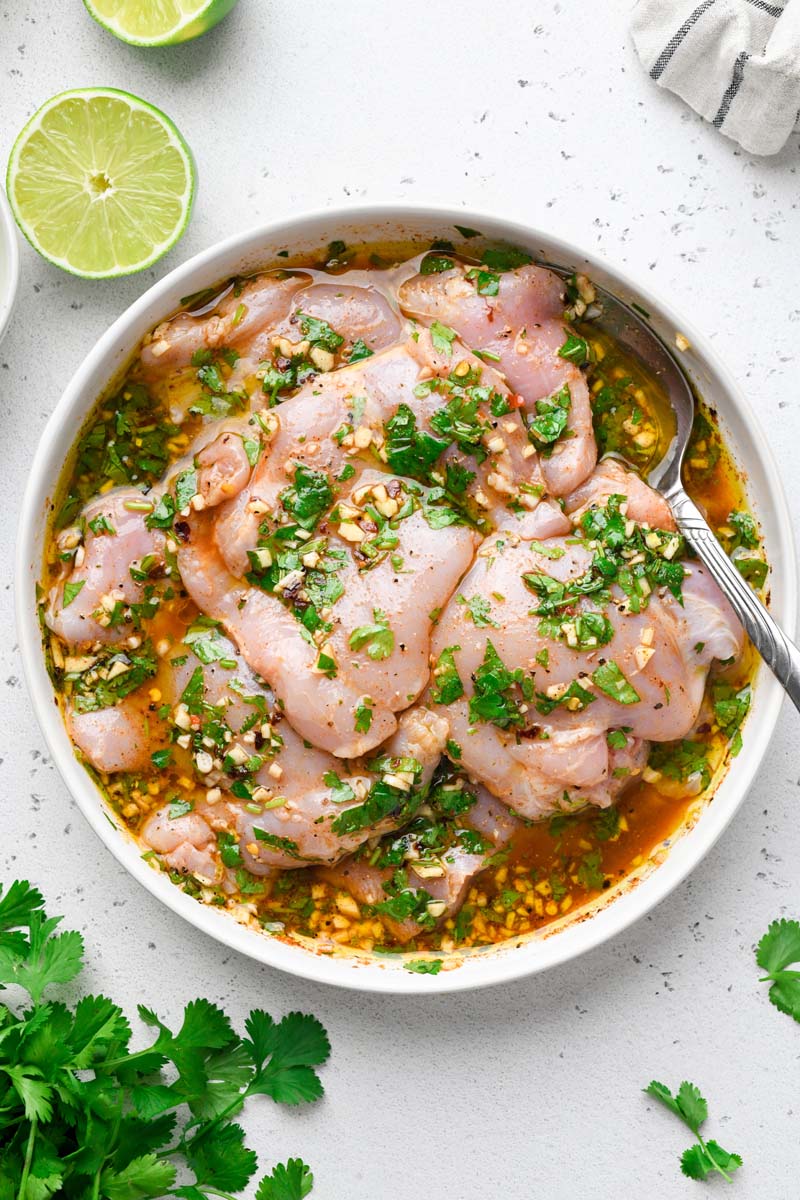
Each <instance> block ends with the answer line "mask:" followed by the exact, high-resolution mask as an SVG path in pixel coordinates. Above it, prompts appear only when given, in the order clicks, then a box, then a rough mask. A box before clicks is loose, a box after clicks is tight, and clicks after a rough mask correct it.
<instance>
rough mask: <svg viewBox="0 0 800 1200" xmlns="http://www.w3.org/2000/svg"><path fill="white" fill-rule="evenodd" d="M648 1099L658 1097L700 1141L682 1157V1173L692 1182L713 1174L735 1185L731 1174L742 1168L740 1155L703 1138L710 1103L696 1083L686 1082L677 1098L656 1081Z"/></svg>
mask: <svg viewBox="0 0 800 1200" xmlns="http://www.w3.org/2000/svg"><path fill="white" fill-rule="evenodd" d="M644 1090H645V1092H646V1093H647V1094H648V1096H654V1097H655V1099H656V1100H659V1101H660V1102H661V1104H663V1105H665V1106H666V1107H667V1108H668V1109H669V1110H670V1112H673V1113H675V1116H676V1117H680V1119H681V1121H683V1123H684V1125H686V1126H687V1127H688V1128H689V1129H691V1131H692V1133H693V1134H694V1136H695V1137H696V1138H697V1141H696V1143H695V1144H694V1145H693V1146H690V1147H689V1149H688V1150H684V1152H683V1154H682V1156H681V1170H682V1171H683V1173H684V1175H688V1176H689V1178H690V1179H701V1180H702V1179H707V1178H708V1176H709V1175H712V1174H718V1175H721V1176H722V1177H723V1179H727V1180H728V1182H729V1183H730V1182H731V1172H733V1171H735V1170H737V1168H738V1167H740V1166H741V1165H742V1160H741V1158H740V1157H739V1155H738V1154H731V1153H730V1152H729V1151H727V1150H723V1148H722V1146H720V1145H719V1143H718V1142H714V1141H711V1140H710V1139H709V1141H707V1142H704V1141H703V1138H702V1137H701V1136H700V1126H701V1125H702V1124H703V1122H704V1121H705V1119H706V1117H707V1116H708V1104H707V1103H706V1101H705V1100H704V1098H703V1097H702V1096H701V1095H700V1090H699V1088H697V1087H695V1085H694V1084H693V1083H688V1082H687V1081H686V1080H684V1081H683V1083H682V1084H681V1086H680V1087H679V1088H678V1090H677V1092H676V1093H675V1095H674V1096H673V1094H672V1092H671V1091H670V1090H669V1088H668V1087H666V1086H665V1084H663V1083H659V1082H658V1081H657V1080H656V1079H653V1080H652V1081H651V1082H650V1083H648V1085H647V1087H646V1088H645V1089H644Z"/></svg>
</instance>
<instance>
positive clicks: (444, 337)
mask: <svg viewBox="0 0 800 1200" xmlns="http://www.w3.org/2000/svg"><path fill="white" fill-rule="evenodd" d="M457 336H458V335H457V334H456V331H455V329H451V328H450V326H449V325H442V323H441V321H431V341H432V342H433V348H434V350H435V351H436V353H437V354H443V355H444V356H445V358H450V357H451V356H452V353H453V342H454V341H455V340H456V337H457Z"/></svg>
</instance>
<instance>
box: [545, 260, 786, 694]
mask: <svg viewBox="0 0 800 1200" xmlns="http://www.w3.org/2000/svg"><path fill="white" fill-rule="evenodd" d="M563 273H564V274H566V272H563ZM595 290H596V292H597V303H598V307H599V310H600V311H599V314H598V315H597V316H596V317H594V316H593V318H592V324H593V325H596V326H597V327H598V328H600V329H602V330H604V331H605V332H606V333H608V334H609V335H610V336H611V337H613V338H615V339H616V341H618V342H619V343H620V344H621V345H623V346H624V347H626V348H627V349H629V350H632V351H633V353H634V355H635V356H636V357H637V358H639V359H640V360H641V362H642V364H643V365H644V367H645V368H646V369H647V370H648V371H650V372H651V373H652V374H653V375H655V376H656V377H657V379H658V381H659V382H660V383H661V385H662V386H663V388H664V390H665V391H666V393H667V395H668V397H669V400H670V403H671V405H672V409H673V412H674V414H675V422H676V431H675V435H674V437H673V439H672V442H671V443H670V446H669V449H668V450H667V452H666V454H665V455H664V457H663V458H662V459H661V461H660V462H659V463H658V464H657V465H656V466H655V467H654V468H653V470H652V471H651V472H650V474H649V476H648V483H649V484H650V486H651V487H653V488H655V489H656V491H658V492H660V493H661V495H662V496H663V497H664V499H665V500H666V501H667V503H668V504H669V506H670V508H671V509H672V515H673V516H674V517H675V522H676V524H677V526H678V528H679V530H680V531H681V533H682V534H683V536H684V537H685V538H686V541H687V542H688V543H689V545H690V546H691V547H692V549H693V550H694V551H695V553H696V554H697V556H698V558H700V559H702V561H703V562H704V563H705V565H706V566H707V567H708V569H709V571H710V572H711V574H712V575H713V577H714V579H715V580H716V581H717V583H718V584H719V586H720V588H721V589H722V591H723V592H724V593H725V595H726V596H727V598H728V600H729V601H730V604H731V607H732V608H733V610H734V612H735V613H736V615H737V617H738V618H739V620H740V621H741V623H742V625H743V626H744V629H745V632H746V633H747V635H748V637H749V638H750V641H751V642H752V643H753V645H754V646H755V648H756V650H757V651H758V652H759V654H760V655H761V657H762V658H763V659H764V662H765V663H766V664H767V666H768V667H769V668H770V670H771V671H772V673H773V674H774V676H775V678H776V679H777V680H778V682H779V683H780V684H781V685H782V686H783V688H784V689H785V690H786V692H787V693H788V695H789V698H790V699H791V701H792V703H793V704H794V706H795V708H797V709H800V650H798V648H797V646H796V645H795V644H794V642H792V641H790V640H789V638H788V637H787V636H786V634H785V633H784V632H783V630H782V629H781V628H780V626H779V625H778V624H777V622H776V621H774V620H773V619H772V617H771V616H770V614H769V612H768V611H767V609H766V608H765V606H764V605H763V604H762V603H761V601H760V600H759V598H758V596H757V595H756V593H755V592H754V591H753V590H752V588H751V587H750V586H749V584H748V583H747V582H746V581H745V579H744V578H743V577H742V575H741V574H740V573H739V571H738V570H737V569H736V567H735V566H734V564H733V562H732V561H731V559H730V558H728V556H727V554H726V553H725V551H724V550H723V549H722V546H721V545H720V544H719V542H718V541H717V539H716V537H715V536H714V534H713V533H712V531H711V528H710V526H709V524H708V522H707V521H706V519H705V517H704V516H703V514H702V513H701V512H700V509H699V508H698V507H697V505H696V504H695V502H694V501H693V500H692V498H691V497H690V496H688V495H687V493H686V490H685V488H684V486H683V483H682V482H681V467H682V466H683V457H684V454H685V452H686V447H687V445H688V442H689V437H690V434H691V432H692V423H693V421H694V412H695V405H694V393H693V392H692V389H691V387H690V385H689V381H688V379H687V377H686V375H685V373H684V371H683V369H682V368H681V366H680V365H679V363H678V362H677V361H676V359H675V357H674V356H673V355H672V353H671V352H670V351H669V349H668V348H667V347H666V346H665V345H664V343H663V342H662V341H661V339H660V338H659V337H658V336H657V335H656V334H655V333H654V332H653V330H652V329H651V328H650V327H649V325H647V324H646V323H645V321H643V320H642V318H641V317H640V316H639V315H638V314H637V313H636V312H635V311H634V309H632V308H629V307H628V305H627V304H625V303H623V301H621V300H618V299H617V298H616V296H613V295H611V293H610V292H607V291H605V289H604V288H598V287H596V288H595Z"/></svg>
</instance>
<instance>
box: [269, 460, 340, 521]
mask: <svg viewBox="0 0 800 1200" xmlns="http://www.w3.org/2000/svg"><path fill="white" fill-rule="evenodd" d="M280 501H281V504H282V505H283V507H284V508H285V509H286V511H287V512H288V513H289V514H290V515H291V516H292V517H294V519H295V521H296V522H297V524H298V525H300V526H301V527H302V528H303V529H307V530H312V529H313V528H314V527H315V526H316V524H317V522H318V521H319V519H320V517H321V516H322V514H323V513H324V512H325V510H326V509H327V508H329V507H330V506H331V504H332V503H333V488H332V487H331V485H330V482H329V480H328V476H327V475H326V474H325V472H324V471H312V470H311V468H310V467H306V466H305V465H304V464H303V463H298V464H297V468H296V470H295V473H294V483H293V484H292V486H291V487H289V488H286V490H285V491H283V492H281V495H280Z"/></svg>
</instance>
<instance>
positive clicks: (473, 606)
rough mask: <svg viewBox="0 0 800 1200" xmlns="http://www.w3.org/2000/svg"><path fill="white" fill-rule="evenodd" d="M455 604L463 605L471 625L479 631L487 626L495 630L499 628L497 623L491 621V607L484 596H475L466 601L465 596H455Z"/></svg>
mask: <svg viewBox="0 0 800 1200" xmlns="http://www.w3.org/2000/svg"><path fill="white" fill-rule="evenodd" d="M456 603H457V604H463V605H464V607H465V608H466V610H467V612H468V613H469V615H470V617H471V618H472V623H473V625H476V626H477V627H478V628H479V629H482V628H485V627H486V626H487V625H493V626H494V628H495V629H499V628H500V626H499V625H498V623H497V621H495V620H493V619H492V616H491V611H492V606H491V603H490V602H489V601H488V600H487V599H486V597H485V596H479V595H475V596H470V597H469V599H467V597H466V596H462V595H458V596H456Z"/></svg>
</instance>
